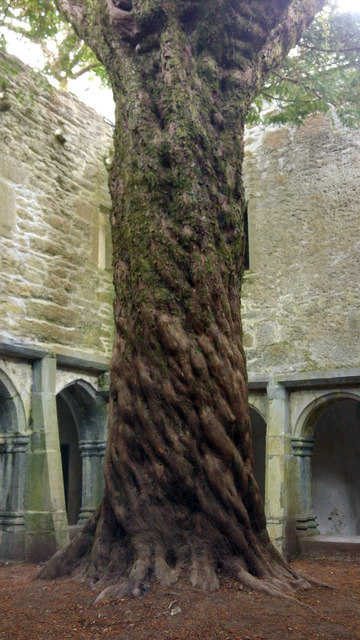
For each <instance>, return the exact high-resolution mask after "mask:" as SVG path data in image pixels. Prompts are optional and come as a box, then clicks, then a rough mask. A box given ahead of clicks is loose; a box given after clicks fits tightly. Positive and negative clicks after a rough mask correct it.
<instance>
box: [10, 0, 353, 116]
mask: <svg viewBox="0 0 360 640" xmlns="http://www.w3.org/2000/svg"><path fill="white" fill-rule="evenodd" d="M338 6H339V10H340V11H342V12H345V11H358V12H360V0H338ZM7 37H8V36H7ZM7 51H8V52H9V53H10V54H12V55H14V56H17V57H18V58H20V59H21V60H23V62H25V63H26V64H28V65H30V66H31V67H34V68H35V69H36V68H39V69H40V68H41V67H42V64H43V62H42V56H41V50H40V47H39V46H37V45H35V44H29V43H25V42H24V41H23V40H21V38H19V37H18V36H16V34H14V33H10V34H9V38H8V45H7ZM68 90H69V91H71V92H72V93H74V94H75V95H76V96H77V97H78V98H79V99H80V100H81V101H82V102H85V104H87V105H88V106H90V107H92V108H93V109H95V111H97V112H98V113H100V114H101V115H103V116H104V117H105V118H107V119H108V120H110V121H111V122H114V119H115V117H114V102H113V99H112V92H111V89H107V88H104V87H100V81H99V79H98V78H96V77H91V75H90V74H88V73H87V74H84V75H83V76H80V77H79V78H77V80H70V81H69V83H68Z"/></svg>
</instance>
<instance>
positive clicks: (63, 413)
mask: <svg viewBox="0 0 360 640" xmlns="http://www.w3.org/2000/svg"><path fill="white" fill-rule="evenodd" d="M56 407H57V415H58V425H59V438H60V451H61V463H62V471H63V482H64V493H65V504H66V513H67V517H68V522H69V524H76V523H77V521H78V518H79V513H80V507H81V493H82V491H81V484H82V482H81V479H82V462H81V454H80V449H79V436H78V430H77V425H76V421H75V416H74V414H73V412H72V410H71V406H69V404H68V403H67V401H66V397H65V396H64V394H62V393H59V394H58V396H57V397H56Z"/></svg>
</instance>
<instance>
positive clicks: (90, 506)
mask: <svg viewBox="0 0 360 640" xmlns="http://www.w3.org/2000/svg"><path fill="white" fill-rule="evenodd" d="M56 401H57V413H58V425H59V438H60V449H61V461H62V468H63V479H64V493H65V503H66V511H67V516H68V522H69V525H76V524H79V525H80V524H82V523H83V522H84V521H85V520H86V519H87V518H88V517H89V516H90V515H91V513H92V512H93V511H94V509H95V508H96V507H97V506H98V504H99V502H100V499H101V496H102V493H103V486H104V479H103V472H102V462H103V457H104V453H105V445H106V441H105V440H106V404H105V402H104V400H103V399H102V398H99V397H98V396H97V394H96V391H95V389H94V388H93V387H92V386H91V385H90V384H89V383H87V382H85V381H84V380H76V381H74V382H72V383H70V384H68V385H67V386H66V387H64V388H63V389H62V390H61V391H60V392H59V393H58V395H57V397H56Z"/></svg>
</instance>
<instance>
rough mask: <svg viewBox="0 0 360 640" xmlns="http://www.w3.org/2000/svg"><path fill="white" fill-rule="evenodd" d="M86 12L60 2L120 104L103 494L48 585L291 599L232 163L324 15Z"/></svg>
mask: <svg viewBox="0 0 360 640" xmlns="http://www.w3.org/2000/svg"><path fill="white" fill-rule="evenodd" d="M94 4H98V5H99V7H100V13H99V12H98V9H96V10H95V8H92V7H93V5H92V4H91V3H88V2H85V1H84V2H80V1H79V0H78V1H77V2H76V3H75V2H74V3H72V2H58V5H59V7H60V8H61V9H62V10H63V11H65V13H66V15H67V16H68V17H69V18H70V19H71V20H72V21H73V22H75V24H76V28H77V30H78V32H79V33H80V35H82V36H83V37H84V38H85V39H87V41H88V42H90V43H91V44H92V46H93V48H94V49H95V51H96V53H97V55H98V56H99V57H100V58H101V59H102V60H103V62H104V63H105V66H106V67H107V70H108V72H109V76H110V79H111V83H112V86H113V90H114V97H115V101H116V128H115V139H114V148H115V154H114V162H113V166H112V170H111V176H110V190H111V195H112V200H113V210H112V216H111V218H112V232H113V246H114V283H115V294H116V295H115V303H114V308H115V327H116V337H115V343H114V352H113V357H112V364H111V390H110V410H109V440H108V447H107V452H106V458H105V479H106V489H105V494H104V498H103V500H102V502H101V504H100V506H99V508H98V510H97V511H96V513H95V514H94V515H93V517H92V518H91V519H90V520H89V521H88V523H87V524H86V525H85V527H84V529H83V531H82V532H81V533H80V534H79V535H78V536H77V537H76V538H75V539H74V540H73V541H72V543H71V544H70V546H69V547H67V548H66V549H65V550H62V551H61V552H59V553H58V554H57V555H56V556H54V558H53V559H51V560H50V561H49V563H48V564H47V565H46V567H45V568H44V569H43V570H42V576H43V577H53V576H57V575H61V574H64V573H69V572H72V571H78V570H82V571H85V572H86V574H87V575H88V577H89V578H90V579H91V580H93V581H98V582H100V583H101V584H103V585H104V587H106V585H108V584H110V585H111V586H110V587H107V588H106V589H105V591H103V594H102V597H103V596H104V595H106V596H108V595H109V594H112V595H114V596H119V597H121V596H122V595H124V594H128V593H131V594H135V595H137V594H140V593H141V592H142V590H144V588H145V587H144V585H146V584H147V583H148V582H149V581H151V579H155V580H159V581H160V582H161V583H162V584H166V585H167V584H170V583H172V582H173V581H175V580H176V579H177V578H178V576H180V575H189V577H190V580H191V582H192V584H193V585H195V586H198V587H201V588H210V589H214V588H216V587H217V586H218V584H219V578H220V577H221V575H222V574H224V573H226V574H231V575H234V576H236V577H237V578H238V579H239V580H241V581H242V582H244V583H245V584H249V585H251V587H252V588H258V589H262V590H264V591H267V592H270V593H280V592H282V591H283V590H287V591H289V590H290V591H291V589H292V588H293V586H294V585H296V584H300V583H301V584H303V585H304V582H303V581H301V579H300V578H299V577H298V576H296V575H295V574H294V572H293V571H292V570H291V569H290V568H289V567H288V566H287V565H286V563H285V562H284V561H283V560H282V558H281V557H280V555H279V554H278V553H277V552H276V550H275V549H274V548H273V546H272V545H271V543H270V540H269V537H268V534H267V532H266V524H265V517H264V511H263V505H262V502H261V498H260V494H259V490H258V486H257V484H256V481H255V478H254V471H253V454H252V445H251V434H250V422H249V415H248V408H247V384H246V368H245V358H244V352H243V348H242V331H241V318H240V291H241V275H242V261H243V253H244V251H243V249H244V224H243V207H244V194H243V187H242V179H241V165H242V154H243V129H244V121H245V117H246V112H247V109H248V106H249V103H250V101H251V100H252V98H253V97H254V96H255V95H256V92H257V91H258V90H259V87H260V86H261V82H262V81H263V79H264V77H265V76H266V74H267V73H268V72H269V71H270V70H271V68H273V66H274V65H275V64H276V62H277V61H279V60H280V59H281V57H282V56H283V55H285V54H286V52H287V50H288V49H289V47H290V46H291V45H292V44H294V42H296V40H297V39H298V37H300V35H301V32H302V30H303V28H304V26H305V25H306V23H307V21H308V20H309V19H310V18H311V17H312V16H313V14H314V13H315V10H316V9H318V8H320V5H321V2H312V1H310V0H307V1H306V0H304V1H303V2H293V3H291V2H284V1H281V0H278V1H277V2H271V3H263V2H258V1H256V0H253V1H252V2H246V3H243V2H240V1H239V2H237V1H230V0H228V1H225V0H223V1H220V0H208V1H207V2H202V1H201V0H197V1H193V2H186V1H185V0H184V1H183V2H175V1H172V0H167V1H165V0H164V1H162V0H147V1H145V0H143V1H140V0H137V1H135V0H133V2H132V3H131V2H128V1H127V2H125V3H124V2H121V1H120V2H117V3H116V5H115V4H114V3H113V2H112V1H111V0H107V2H104V3H94ZM89 18H91V20H92V22H91V23H90V19H89ZM90 24H92V26H89V25H90ZM94 42H95V44H94Z"/></svg>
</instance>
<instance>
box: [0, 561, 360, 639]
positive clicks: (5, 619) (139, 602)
mask: <svg viewBox="0 0 360 640" xmlns="http://www.w3.org/2000/svg"><path fill="white" fill-rule="evenodd" d="M294 566H295V567H296V569H297V570H299V571H301V572H303V573H306V574H307V575H309V576H313V577H315V578H316V579H318V580H321V581H324V582H327V583H328V584H329V585H333V586H334V587H335V588H334V589H325V588H322V587H313V588H311V589H310V590H309V591H304V592H301V593H299V594H298V595H297V599H298V602H291V601H289V600H285V599H284V600H283V599H279V598H272V597H270V596H266V595H260V594H258V593H254V592H251V591H250V590H249V589H241V588H240V586H239V584H238V583H236V582H233V581H226V582H225V583H223V585H222V587H221V589H220V590H219V591H217V592H216V593H212V594H203V593H200V592H198V591H195V590H194V589H193V588H192V587H191V586H190V585H188V584H182V583H181V584H176V585H175V586H174V587H173V588H171V589H161V588H160V587H158V586H155V587H154V588H153V589H152V591H151V592H150V593H149V594H148V595H147V596H146V597H144V598H142V599H133V598H124V599H123V600H121V601H120V602H117V603H114V602H109V601H107V602H106V601H105V602H103V603H100V604H97V605H94V604H93V602H94V592H93V591H90V590H89V589H88V588H87V587H86V586H84V585H83V584H79V583H78V582H75V581H74V580H72V579H69V578H66V579H59V580H55V581H53V582H48V581H40V580H34V578H35V576H36V573H37V571H38V569H39V567H38V566H36V565H31V564H23V563H2V564H0V640H5V639H6V640H55V639H56V640H68V639H69V640H70V639H71V640H75V639H76V640H81V639H83V638H86V639H87V640H100V638H101V639H103V638H105V639H109V640H164V639H171V640H215V639H216V640H218V639H219V640H235V639H236V640H270V639H271V640H285V638H286V639H287V640H288V638H291V639H295V640H298V639H299V640H300V639H301V640H318V639H323V640H335V639H336V640H338V639H340V638H341V639H343V638H344V639H345V638H346V639H348V640H350V639H351V640H355V639H360V559H350V558H346V559H331V560H330V559H321V560H309V559H303V560H297V561H296V562H294ZM304 605H305V606H304Z"/></svg>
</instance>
